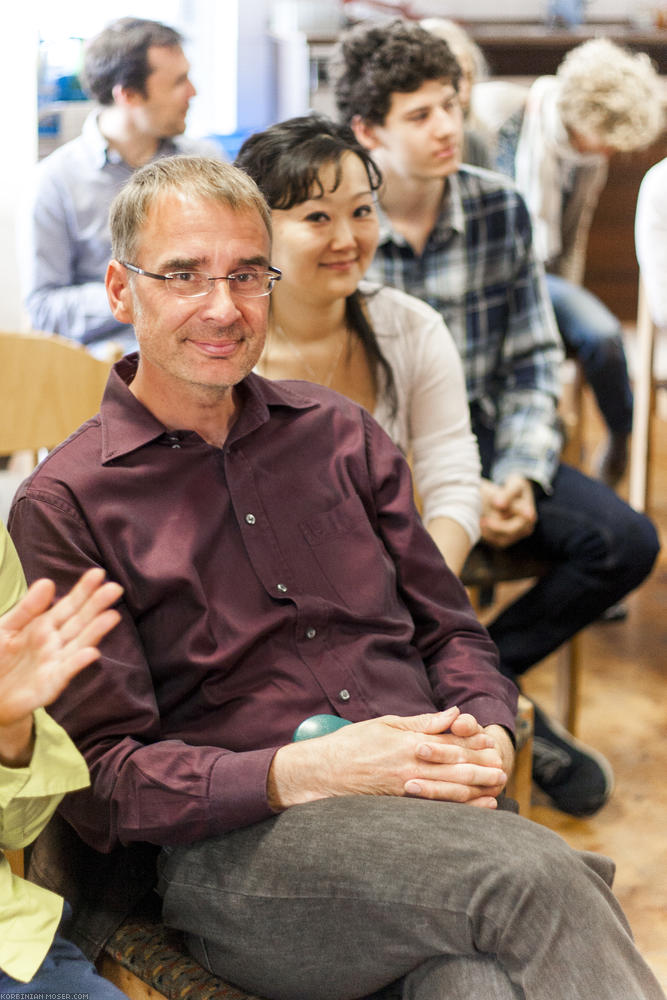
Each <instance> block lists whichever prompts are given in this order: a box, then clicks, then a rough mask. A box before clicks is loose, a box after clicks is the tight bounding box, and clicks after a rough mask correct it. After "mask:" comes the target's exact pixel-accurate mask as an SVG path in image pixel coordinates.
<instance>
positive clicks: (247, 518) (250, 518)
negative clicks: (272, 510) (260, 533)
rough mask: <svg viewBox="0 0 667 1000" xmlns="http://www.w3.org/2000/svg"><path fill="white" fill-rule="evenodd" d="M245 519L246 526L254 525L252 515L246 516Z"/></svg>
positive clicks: (253, 516)
mask: <svg viewBox="0 0 667 1000" xmlns="http://www.w3.org/2000/svg"><path fill="white" fill-rule="evenodd" d="M245 519H246V524H254V523H255V515H254V514H246V516H245Z"/></svg>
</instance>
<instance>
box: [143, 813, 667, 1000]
mask: <svg viewBox="0 0 667 1000" xmlns="http://www.w3.org/2000/svg"><path fill="white" fill-rule="evenodd" d="M158 868H159V883H158V890H159V892H160V893H161V895H162V896H163V918H164V920H165V922H166V923H167V924H168V925H170V926H173V927H176V928H179V929H181V930H183V931H184V932H185V933H186V935H187V938H186V940H187V942H188V947H189V948H190V950H191V951H192V953H193V955H194V957H195V958H196V959H197V960H198V961H199V962H201V963H202V964H203V965H205V966H206V967H208V968H209V969H210V970H211V971H212V972H214V973H216V974H217V975H220V976H222V977H224V978H225V979H227V980H230V981H231V982H233V983H237V984H238V985H240V986H242V987H243V988H244V989H245V990H247V991H248V992H251V993H256V994H258V995H260V996H263V997H268V998H272V1000H351V998H356V997H363V996H366V995H368V994H369V993H372V992H373V991H375V990H379V989H381V988H383V987H384V986H386V985H387V984H390V983H394V982H395V981H397V980H400V979H403V982H402V983H401V984H400V989H402V996H403V998H404V1000H471V998H475V1000H519V998H521V1000H524V998H529V1000H591V998H593V997H594V998H595V1000H619V998H621V997H622V998H623V1000H649V998H651V1000H660V998H662V1000H664V995H663V993H662V991H661V989H660V987H659V986H658V984H657V982H656V980H655V978H654V977H653V975H652V973H651V972H650V970H649V969H648V968H647V966H646V965H645V963H644V962H643V960H642V959H641V957H640V955H639V953H638V952H637V950H636V948H635V946H634V944H633V941H632V936H631V933H630V930H629V928H628V925H627V922H626V919H625V917H624V915H623V912H622V910H621V908H620V906H619V904H618V902H617V900H616V899H615V897H614V895H613V893H612V892H611V889H610V885H611V881H612V877H613V864H612V862H611V861H610V860H609V859H608V858H605V857H602V856H600V855H595V854H590V853H584V852H577V851H574V850H572V849H571V848H570V847H568V845H567V844H566V843H565V841H564V840H562V839H561V838H560V837H559V836H557V835H556V834H554V833H553V832H552V831H550V830H548V829H546V828H545V827H542V826H538V825H537V824H536V823H532V822H531V821H530V820H526V819H524V818H522V817H520V816H517V815H515V814H513V813H510V812H491V811H489V810H486V809H477V808H474V807H473V806H467V805H458V804H454V803H440V802H427V801H422V800H418V799H409V798H398V797H391V796H388V797H387V796H377V797H376V796H348V797H342V798H333V799H323V800H319V801H317V802H311V803H309V804H307V805H301V806H294V807H292V808H290V809H287V810H286V811H285V812H283V813H281V814H280V815H278V816H275V817H273V818H271V819H268V820H265V821H263V822H261V823H256V824H254V825H253V826H250V827H246V828H244V829H240V830H235V831H232V832H231V833H227V834H223V835H222V836H219V837H215V838H211V839H210V840H206V841H203V842H200V843H197V844H192V845H188V846H183V847H172V848H166V849H164V850H163V852H162V854H161V856H160V860H159V864H158ZM403 977H404V978H403ZM391 995H395V994H393V993H392V994H391ZM399 995H401V994H400V993H399Z"/></svg>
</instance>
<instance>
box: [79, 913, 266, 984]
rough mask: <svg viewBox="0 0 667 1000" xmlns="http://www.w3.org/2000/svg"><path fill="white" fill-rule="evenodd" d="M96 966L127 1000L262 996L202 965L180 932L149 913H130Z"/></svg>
mask: <svg viewBox="0 0 667 1000" xmlns="http://www.w3.org/2000/svg"><path fill="white" fill-rule="evenodd" d="M98 968H99V971H100V973H101V974H102V975H103V976H104V977H105V978H106V979H110V980H111V982H113V983H115V984H116V986H118V987H119V989H121V990H123V991H124V992H125V993H126V994H127V996H128V997H129V998H130V1000H160V998H161V997H164V998H166V1000H262V998H261V997H257V996H256V995H255V994H251V993H244V992H243V990H240V989H238V988H237V987H235V986H230V984H229V983H226V982H224V980H222V979H219V978H218V977H217V976H214V975H212V974H211V973H210V972H208V971H207V970H206V969H204V968H203V967H202V966H201V965H199V963H198V962H195V960H194V959H193V958H191V957H190V955H189V954H188V953H187V951H186V950H185V946H184V943H183V935H182V934H180V933H179V932H178V931H174V930H171V929H170V928H168V927H165V926H164V924H162V923H160V921H159V919H158V918H157V917H152V916H141V917H128V918H127V919H126V920H125V921H124V922H123V923H122V924H121V926H120V927H119V928H118V930H117V931H116V932H115V934H114V935H113V936H112V937H111V938H110V939H109V941H108V942H107V944H106V946H105V949H104V953H103V955H102V957H101V958H100V960H99V962H98Z"/></svg>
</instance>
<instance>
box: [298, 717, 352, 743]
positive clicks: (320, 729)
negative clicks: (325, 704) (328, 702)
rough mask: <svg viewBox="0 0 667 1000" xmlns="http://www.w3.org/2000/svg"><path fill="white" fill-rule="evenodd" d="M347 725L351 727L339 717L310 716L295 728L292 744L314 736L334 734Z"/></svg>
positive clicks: (347, 720) (348, 722)
mask: <svg viewBox="0 0 667 1000" xmlns="http://www.w3.org/2000/svg"><path fill="white" fill-rule="evenodd" d="M349 725H351V723H350V720H349V719H341V717H340V716H339V715H311V716H310V717H309V718H308V719H304V720H303V722H302V723H301V724H300V725H298V726H297V727H296V729H295V730H294V735H293V736H292V742H294V741H296V740H310V739H312V738H313V737H314V736H326V735H327V733H334V732H335V731H336V730H337V729H340V727H341V726H349Z"/></svg>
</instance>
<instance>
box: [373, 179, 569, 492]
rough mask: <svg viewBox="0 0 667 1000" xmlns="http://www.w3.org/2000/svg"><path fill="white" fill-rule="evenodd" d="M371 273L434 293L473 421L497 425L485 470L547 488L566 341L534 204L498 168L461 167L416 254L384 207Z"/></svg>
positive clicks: (420, 293)
mask: <svg viewBox="0 0 667 1000" xmlns="http://www.w3.org/2000/svg"><path fill="white" fill-rule="evenodd" d="M378 215H379V219H380V242H379V246H378V249H377V252H376V254H375V259H374V261H373V264H372V265H371V268H370V270H369V272H368V277H369V278H372V279H373V280H376V281H379V282H383V283H384V284H387V285H393V286H394V287H395V288H401V289H403V290H404V291H406V292H409V293H410V294H411V295H416V296H417V297H418V298H420V299H423V300H424V301H425V302H428V303H429V305H431V306H433V307H434V308H435V309H437V310H438V311H439V312H440V313H441V314H442V316H443V317H444V320H445V322H446V323H447V325H448V327H449V329H450V330H451V332H452V336H453V337H454V340H455V341H456V344H457V346H458V348H459V351H460V352H461V357H462V359H463V366H464V370H465V375H466V381H467V388H468V400H469V402H470V407H471V415H472V420H473V428H475V427H476V426H479V422H480V421H481V422H482V423H483V424H485V425H486V426H487V427H491V428H495V451H494V458H493V463H492V466H491V468H490V469H489V470H488V473H487V474H488V475H489V477H490V478H491V479H493V480H494V481H495V482H499V483H500V482H504V481H505V479H506V478H507V476H508V475H509V474H510V473H512V472H514V473H518V474H519V475H522V476H525V477H526V478H527V479H531V480H533V481H534V482H536V483H538V484H539V485H540V486H542V488H543V489H545V490H546V491H547V492H548V491H549V489H550V485H551V482H552V480H553V477H554V475H555V472H556V468H557V466H558V460H559V454H560V448H561V444H562V439H561V435H560V433H559V429H558V423H557V419H556V408H557V401H558V396H559V393H560V364H561V361H562V358H563V349H562V342H561V339H560V334H559V333H558V328H557V326H556V322H555V319H554V315H553V311H552V308H551V303H550V300H549V296H548V293H547V290H546V286H545V283H544V277H543V272H542V267H541V265H540V264H539V263H538V261H537V259H536V257H535V253H534V250H533V245H532V227H531V223H530V218H529V215H528V210H527V208H526V206H525V203H524V201H523V199H522V198H521V196H520V195H519V193H518V192H517V190H516V188H515V186H514V184H513V182H512V181H510V180H509V179H507V178H505V177H502V176H501V175H500V174H496V173H491V172H490V171H486V170H480V169H476V168H475V167H463V168H462V169H461V170H459V172H458V173H457V174H455V175H453V176H452V177H450V178H449V179H448V183H447V188H446V193H445V198H444V200H443V206H442V211H441V213H440V217H439V219H438V221H437V223H436V226H435V228H434V229H433V231H432V232H431V234H430V235H429V238H428V240H427V243H426V246H425V248H424V251H423V253H422V254H421V255H420V256H418V255H417V254H415V252H414V251H413V249H412V247H411V246H410V245H409V244H408V242H407V241H406V240H405V238H404V237H403V236H401V234H400V233H398V232H396V230H395V229H393V228H392V226H391V224H390V222H389V220H388V219H387V217H386V215H385V214H384V213H383V212H382V209H381V208H379V209H378Z"/></svg>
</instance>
